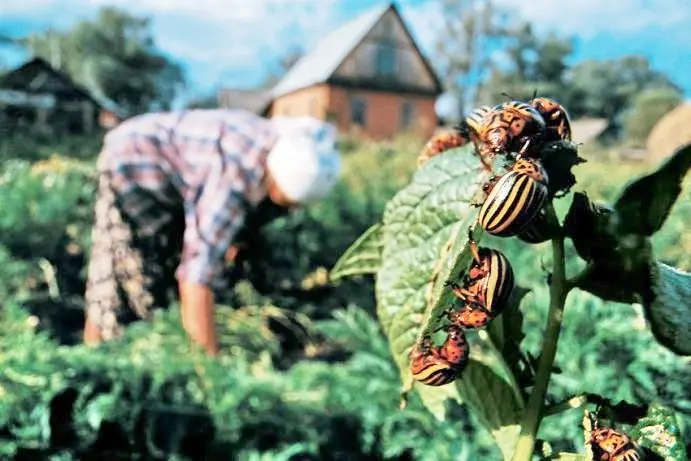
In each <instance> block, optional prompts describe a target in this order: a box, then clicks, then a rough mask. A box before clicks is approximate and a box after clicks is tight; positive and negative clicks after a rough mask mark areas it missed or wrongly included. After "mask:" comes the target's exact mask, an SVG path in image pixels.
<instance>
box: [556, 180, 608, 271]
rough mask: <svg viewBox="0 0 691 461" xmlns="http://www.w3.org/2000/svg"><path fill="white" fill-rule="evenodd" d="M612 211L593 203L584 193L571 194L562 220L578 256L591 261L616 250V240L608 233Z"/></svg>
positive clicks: (604, 256)
mask: <svg viewBox="0 0 691 461" xmlns="http://www.w3.org/2000/svg"><path fill="white" fill-rule="evenodd" d="M613 211H614V210H613V209H612V208H611V207H609V206H608V205H606V204H602V203H593V202H591V201H590V199H588V196H587V195H586V194H585V193H584V192H576V193H574V194H573V200H572V202H571V206H570V207H569V211H568V212H567V214H566V217H565V218H564V231H565V233H566V235H567V236H568V237H569V238H571V240H572V241H573V245H574V247H575V249H576V252H577V253H578V256H580V257H581V258H583V259H584V260H585V261H591V260H592V259H593V258H596V257H598V256H600V258H601V259H605V258H606V257H607V256H608V255H607V254H606V253H607V252H612V251H613V249H614V248H616V245H617V243H616V239H615V237H614V236H612V235H610V233H609V232H608V227H609V222H610V217H611V214H612V213H613Z"/></svg>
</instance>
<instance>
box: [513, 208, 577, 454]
mask: <svg viewBox="0 0 691 461" xmlns="http://www.w3.org/2000/svg"><path fill="white" fill-rule="evenodd" d="M552 212H554V211H553V210H552ZM552 259H553V268H552V272H553V273H552V284H551V285H550V296H549V314H548V316H547V328H546V329H545V336H544V340H543V342H542V353H541V355H540V362H539V364H538V369H537V376H536V377H535V386H534V387H533V391H532V393H531V394H530V398H529V399H528V407H527V408H526V411H525V413H524V414H523V421H522V422H521V433H520V436H519V439H518V443H517V444H516V451H515V452H514V455H513V461H530V459H531V458H532V455H533V450H534V449H535V440H536V438H537V431H538V428H539V427H540V421H541V419H542V414H541V413H542V408H543V405H544V402H545V396H546V394H547V386H548V384H549V378H550V375H551V374H552V364H553V363H554V356H555V355H556V352H557V342H558V340H559V332H560V330H561V321H562V316H563V313H564V302H565V301H566V296H567V295H568V293H569V290H570V287H569V286H568V284H567V283H566V261H565V256H564V237H563V236H561V235H560V236H558V237H555V238H554V239H553V240H552Z"/></svg>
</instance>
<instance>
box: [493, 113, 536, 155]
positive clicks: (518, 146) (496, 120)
mask: <svg viewBox="0 0 691 461" xmlns="http://www.w3.org/2000/svg"><path fill="white" fill-rule="evenodd" d="M546 129H547V124H546V123H545V120H544V119H543V118H542V115H540V113H539V112H538V111H537V110H536V109H535V108H534V107H533V106H531V105H530V104H528V103H525V102H522V101H509V102H507V103H504V104H499V105H498V106H495V107H494V108H493V109H492V112H490V113H489V114H487V115H486V116H485V117H484V121H483V135H484V138H485V141H486V143H487V149H488V151H489V152H493V153H508V152H520V153H525V152H527V151H528V147H529V145H530V143H531V142H532V141H533V140H534V139H541V138H542V137H543V136H544V134H545V132H546Z"/></svg>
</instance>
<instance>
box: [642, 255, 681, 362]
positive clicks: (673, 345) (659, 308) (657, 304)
mask: <svg viewBox="0 0 691 461" xmlns="http://www.w3.org/2000/svg"><path fill="white" fill-rule="evenodd" d="M652 282H653V283H652V290H653V299H652V301H651V302H649V303H645V304H644V307H645V308H646V313H647V317H648V320H649V321H650V326H651V330H652V332H653V334H654V335H655V338H656V339H657V340H658V341H659V342H660V344H662V345H664V346H665V347H667V348H668V349H670V350H672V351H674V352H675V353H677V354H679V355H691V303H689V300H690V299H691V274H689V273H687V272H682V271H680V270H677V269H675V268H673V267H670V266H668V265H666V264H663V263H660V262H658V263H656V264H654V265H653V269H652Z"/></svg>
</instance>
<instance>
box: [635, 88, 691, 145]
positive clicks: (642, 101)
mask: <svg viewBox="0 0 691 461" xmlns="http://www.w3.org/2000/svg"><path fill="white" fill-rule="evenodd" d="M682 101H683V98H682V95H681V94H680V93H679V92H678V91H676V90H673V89H669V88H653V89H650V90H646V91H643V92H641V93H640V94H638V95H637V96H636V97H635V99H634V100H633V101H632V102H631V108H630V109H629V112H628V113H627V114H626V117H625V119H624V130H625V132H626V137H627V138H628V139H629V140H630V141H631V142H633V143H634V144H635V145H637V146H640V147H645V143H646V140H647V139H648V135H649V134H650V132H651V131H652V129H653V127H654V126H655V124H656V123H657V122H658V121H659V120H660V119H661V118H662V117H663V116H664V115H665V114H667V113H668V112H669V111H671V110H672V109H674V108H675V107H677V106H678V105H679V104H680V103H681V102H682Z"/></svg>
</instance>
